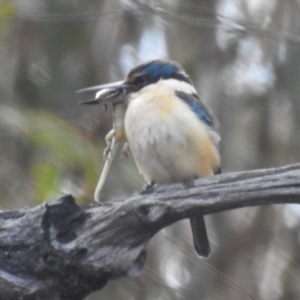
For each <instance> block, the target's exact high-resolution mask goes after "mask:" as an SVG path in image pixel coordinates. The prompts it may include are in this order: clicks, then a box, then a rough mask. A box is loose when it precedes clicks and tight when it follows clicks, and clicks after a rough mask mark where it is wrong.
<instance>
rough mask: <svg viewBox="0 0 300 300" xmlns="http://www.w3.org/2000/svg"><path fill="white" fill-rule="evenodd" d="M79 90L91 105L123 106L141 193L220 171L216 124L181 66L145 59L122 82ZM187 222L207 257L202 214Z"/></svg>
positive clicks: (197, 246)
mask: <svg viewBox="0 0 300 300" xmlns="http://www.w3.org/2000/svg"><path fill="white" fill-rule="evenodd" d="M82 91H94V92H97V93H96V98H95V100H93V101H90V102H89V103H90V104H96V103H104V104H107V103H114V104H116V103H119V104H122V105H125V107H126V110H125V115H124V139H126V141H127V143H128V146H129V149H130V153H131V154H132V156H133V159H134V161H135V163H136V166H137V168H138V170H139V172H140V174H141V175H142V176H143V177H144V179H145V181H146V185H145V186H144V187H143V189H142V191H141V193H150V192H152V191H153V190H154V187H155V185H165V184H171V183H183V185H184V187H185V188H189V187H191V186H193V184H194V180H195V179H196V178H201V177H206V176H211V175H214V174H218V173H220V172H221V168H220V155H219V150H218V149H219V141H220V137H219V134H218V133H217V130H216V127H217V121H216V119H215V117H214V116H213V114H212V112H211V110H210V108H209V107H208V106H207V105H206V104H205V103H203V102H202V101H201V100H200V98H199V97H198V95H197V92H196V89H195V88H194V86H193V83H192V81H191V79H190V77H189V76H188V75H187V74H186V72H185V71H184V69H183V68H182V66H181V65H180V64H179V63H177V62H174V61H167V60H161V59H157V60H151V61H147V62H145V63H142V64H140V65H138V66H137V67H135V68H133V69H132V70H131V71H130V72H129V73H128V74H127V76H126V78H125V80H123V81H119V82H116V83H111V84H105V85H100V86H96V87H91V88H87V89H84V90H82ZM96 195H97V193H96ZM96 198H97V196H96ZM96 200H97V199H96ZM190 223H191V228H192V234H193V242H194V247H195V251H196V253H197V254H198V255H200V256H202V257H208V256H209V254H210V245H209V240H208V236H207V232H206V226H205V222H204V216H203V215H197V216H195V217H192V218H191V219H190Z"/></svg>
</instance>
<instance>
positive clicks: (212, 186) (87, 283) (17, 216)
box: [0, 164, 300, 300]
mask: <svg viewBox="0 0 300 300" xmlns="http://www.w3.org/2000/svg"><path fill="white" fill-rule="evenodd" d="M277 203H300V165H299V164H298V165H292V166H287V167H282V168H277V169H267V170H259V171H252V172H243V173H231V174H222V175H217V176H212V177H210V178H204V179H200V180H198V181H197V182H196V185H195V187H192V188H189V189H184V188H183V187H182V185H170V186H163V187H160V188H158V189H157V190H156V191H155V192H154V193H152V194H150V195H139V196H134V197H132V198H129V199H126V200H122V201H116V202H111V203H107V204H103V205H91V206H88V207H85V208H82V207H79V206H78V205H77V204H76V203H75V200H74V198H73V197H72V196H71V195H68V196H64V197H61V198H60V199H58V200H56V201H53V202H50V203H45V204H42V205H39V206H37V207H34V208H28V209H22V210H18V211H3V212H0V299H6V300H9V299H14V300H15V299H31V300H35V299H43V300H47V299H49V300H50V299H51V300H52V299H59V300H60V299H70V300H71V299H72V300H79V299H83V298H84V297H85V296H86V295H88V294H89V293H91V292H92V291H95V290H98V289H101V288H103V287H104V286H105V284H106V283H107V281H108V280H112V279H117V278H119V277H122V276H131V277H134V276H138V275H139V274H140V272H141V271H142V269H143V266H144V263H145V259H146V249H147V245H148V242H149V240H150V239H151V238H152V237H153V236H154V235H155V234H156V233H157V232H158V231H159V230H161V229H162V228H164V227H166V226H168V225H170V224H172V223H174V222H176V221H178V220H181V219H185V218H191V217H193V216H197V214H211V213H216V212H220V211H224V210H230V209H236V208H241V207H246V206H258V205H266V204H277Z"/></svg>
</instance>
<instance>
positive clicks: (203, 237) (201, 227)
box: [190, 215, 210, 257]
mask: <svg viewBox="0 0 300 300" xmlns="http://www.w3.org/2000/svg"><path fill="white" fill-rule="evenodd" d="M190 222H191V227H192V233H193V240H194V247H195V250H196V252H197V254H198V255H199V256H202V257H208V256H209V254H210V246H209V240H208V236H207V232H206V226H205V222H204V216H203V215H200V216H197V217H193V218H191V219H190Z"/></svg>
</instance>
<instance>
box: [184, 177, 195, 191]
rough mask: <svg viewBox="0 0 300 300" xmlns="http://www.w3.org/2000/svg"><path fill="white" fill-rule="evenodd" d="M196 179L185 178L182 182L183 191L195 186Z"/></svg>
mask: <svg viewBox="0 0 300 300" xmlns="http://www.w3.org/2000/svg"><path fill="white" fill-rule="evenodd" d="M196 178H197V177H196V176H191V177H189V178H187V179H186V180H185V181H184V182H183V186H184V188H185V189H189V188H191V187H193V186H194V185H195V179H196Z"/></svg>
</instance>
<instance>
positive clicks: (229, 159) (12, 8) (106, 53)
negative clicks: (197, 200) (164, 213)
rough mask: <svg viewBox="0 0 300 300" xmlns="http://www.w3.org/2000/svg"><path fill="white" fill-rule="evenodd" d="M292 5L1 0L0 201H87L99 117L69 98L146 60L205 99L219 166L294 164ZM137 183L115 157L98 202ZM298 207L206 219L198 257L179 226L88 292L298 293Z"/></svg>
mask: <svg viewBox="0 0 300 300" xmlns="http://www.w3.org/2000/svg"><path fill="white" fill-rule="evenodd" d="M299 13H300V4H299V1H295V0H291V1H274V0H265V1H262V0H261V1H259V0H258V1H252V0H188V1H183V0H177V1H173V0H161V1H158V0H151V1H148V0H147V1H146V0H144V1H143V0H100V1H99V0H88V1H87V0H67V1H60V0H26V1H20V0H11V1H1V2H0V62H1V69H0V195H1V209H4V208H5V209H7V208H16V207H24V206H27V205H31V206H32V205H36V204H37V203H40V202H41V201H45V200H52V199H54V198H56V197H58V196H59V195H61V194H62V193H72V194H73V195H75V196H76V198H77V199H78V200H79V201H80V202H81V203H87V202H90V201H92V198H93V192H94V188H95V186H96V183H97V180H98V176H99V173H100V170H101V167H102V164H103V159H102V151H103V147H104V145H103V140H104V136H105V134H106V133H107V132H108V131H109V129H110V128H111V115H110V111H107V112H104V111H103V110H102V109H101V107H96V106H93V107H92V106H91V107H83V106H78V105H77V103H78V101H80V100H81V99H80V98H79V97H78V96H77V95H76V94H75V91H76V90H78V89H80V88H83V87H86V86H90V85H94V84H100V83H105V82H110V81H114V80H120V79H121V78H123V77H124V76H125V74H126V73H127V72H128V70H129V69H130V68H132V67H133V66H135V65H136V64H138V63H140V62H142V61H145V60H147V59H152V58H170V59H173V60H177V61H179V62H180V63H181V64H182V65H183V66H184V68H185V69H186V70H187V72H188V73H189V74H190V75H191V78H192V79H193V81H194V84H195V86H196V88H197V90H198V92H199V96H200V97H201V98H202V99H203V100H204V101H205V102H206V103H207V104H209V105H210V106H211V107H212V109H213V111H214V113H215V115H216V116H217V118H218V120H219V123H220V128H219V131H220V134H221V137H222V141H221V157H222V170H223V171H224V172H231V171H237V170H249V169H256V168H264V167H276V166H281V165H285V164H289V163H295V162H298V161H299V160H300V138H299V130H300V118H299V114H300V101H299V94H300V85H299V82H298V81H299V80H298V78H299V77H300V74H299V73H300V68H299V50H300V49H299V46H300V19H299ZM142 184H143V180H142V179H141V177H140V176H139V175H138V174H137V170H136V168H135V166H134V163H133V161H132V159H123V158H120V159H119V161H118V162H117V164H116V166H115V167H114V170H113V171H112V174H111V176H110V178H109V181H108V184H107V191H106V193H107V198H108V199H114V198H126V197H127V196H129V195H132V194H133V193H134V192H136V191H137V190H138V189H139V188H140V186H141V185H142ZM299 212H300V211H299V208H298V206H295V205H294V206H291V205H286V206H273V207H263V208H247V209H241V210H237V211H232V212H224V213H220V214H216V215H213V216H208V217H207V221H208V229H209V236H210V240H211V243H212V251H213V252H212V255H211V257H210V258H209V259H208V260H201V259H199V258H198V257H197V256H196V255H195V254H194V252H193V247H192V242H191V233H190V228H189V226H187V224H188V223H187V222H179V223H178V224H175V225H174V226H172V227H170V228H168V229H166V230H163V232H162V233H160V234H158V235H157V237H156V238H155V239H154V240H153V241H152V242H151V243H150V246H149V252H148V259H147V267H146V270H145V272H144V273H143V275H142V276H141V277H139V278H138V279H122V280H118V281H116V282H112V283H110V284H109V285H108V286H107V287H105V288H104V289H103V290H102V291H101V292H100V293H94V294H93V295H91V296H89V297H88V298H87V299H88V300H92V299H99V298H100V299H106V298H109V299H110V298H112V299H164V300H166V299H203V300H204V299H209V300H212V299H216V300H225V299H226V300H227V299H232V300H233V299H266V300H273V299H276V300H277V299H278V300H283V299H289V300H290V299H299V297H300V291H299V285H298V284H297V282H298V281H297V280H298V277H299V272H300V267H299V261H300V254H299V253H300V251H299V247H300V245H299V236H300V227H299V215H300V213H299Z"/></svg>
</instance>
